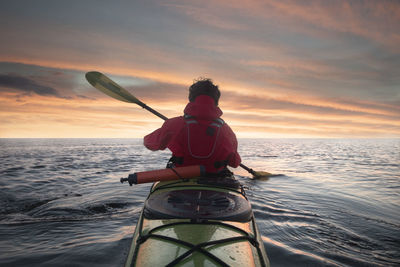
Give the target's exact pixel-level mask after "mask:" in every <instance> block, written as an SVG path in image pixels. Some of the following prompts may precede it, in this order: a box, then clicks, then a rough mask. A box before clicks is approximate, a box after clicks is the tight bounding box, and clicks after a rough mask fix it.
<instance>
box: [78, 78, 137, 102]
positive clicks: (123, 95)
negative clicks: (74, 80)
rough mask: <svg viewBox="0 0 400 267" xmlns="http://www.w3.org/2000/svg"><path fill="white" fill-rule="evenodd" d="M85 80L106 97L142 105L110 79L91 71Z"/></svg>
mask: <svg viewBox="0 0 400 267" xmlns="http://www.w3.org/2000/svg"><path fill="white" fill-rule="evenodd" d="M85 77H86V80H87V81H88V82H89V83H90V84H91V85H92V86H93V87H94V88H96V89H98V90H100V91H102V92H103V93H105V94H106V95H108V96H111V97H112V98H115V99H118V100H121V101H124V102H128V103H136V104H139V103H142V102H141V101H140V100H139V99H137V98H136V97H134V96H133V95H132V94H131V93H129V92H128V91H126V90H125V89H124V88H122V87H121V86H119V85H118V84H117V83H115V82H114V81H112V80H111V79H110V78H108V77H107V76H105V75H104V74H102V73H100V72H97V71H91V72H88V73H86V75H85Z"/></svg>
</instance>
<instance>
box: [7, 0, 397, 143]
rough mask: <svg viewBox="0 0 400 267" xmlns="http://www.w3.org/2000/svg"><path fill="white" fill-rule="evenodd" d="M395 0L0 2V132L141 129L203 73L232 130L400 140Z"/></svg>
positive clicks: (247, 134)
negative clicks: (99, 83) (95, 78)
mask: <svg viewBox="0 0 400 267" xmlns="http://www.w3.org/2000/svg"><path fill="white" fill-rule="evenodd" d="M399 29H400V1H395V0H393V1H387V0H376V1H360V0H348V1H340V0H335V1H334V0H320V1H311V0H310V1H297V0H293V1H290V0H259V1H258V0H246V1H243V0H240V1H239V0H238V1H236V0H222V1H217V0H211V1H208V0H203V1H195V0H173V1H169V0H166V1H161V0H160V1H154V0H146V1H144V0H143V1H139V0H131V1H128V0H125V1H122V0H118V1H109V0H95V1H92V0H84V1H82V0H79V1H77V0H69V1H54V0H48V1H44V0H35V1H22V0H1V1H0V38H1V41H0V138H141V137H143V136H144V135H146V134H147V133H149V132H151V131H153V130H155V129H157V128H158V127H160V126H161V124H162V120H160V119H159V118H158V117H156V116H154V115H152V114H151V113H149V112H147V111H146V110H144V109H142V108H140V107H139V106H137V105H135V104H130V103H125V102H120V101H118V100H115V99H112V98H110V97H108V96H107V95H104V94H103V93H101V92H99V91H97V90H96V89H94V88H93V87H92V86H91V85H90V84H89V83H88V82H87V81H86V80H85V73H86V72H88V71H99V72H102V73H104V74H106V75H107V76H108V77H110V78H111V79H112V80H114V81H116V82H117V83H119V84H120V85H122V86H123V87H124V88H126V89H127V90H128V91H129V92H131V93H132V94H134V95H135V96H136V97H137V98H139V99H140V100H141V101H143V102H145V103H146V104H147V105H148V106H150V107H152V108H153V109H155V110H157V111H159V112H160V113H162V114H164V115H165V116H167V117H175V116H180V115H182V112H183V109H184V107H185V105H186V104H187V101H188V99H187V96H188V87H189V86H190V85H191V84H192V83H193V81H194V80H196V79H198V78H199V77H207V78H211V79H212V80H213V81H214V83H216V84H217V85H218V86H219V88H220V90H221V93H222V95H221V99H220V103H219V106H220V108H221V109H222V110H223V112H224V114H223V116H222V118H223V119H224V120H225V121H226V122H227V123H228V124H229V125H230V126H231V128H232V129H233V130H234V132H235V133H236V135H237V137H238V138H399V137H400V30H399Z"/></svg>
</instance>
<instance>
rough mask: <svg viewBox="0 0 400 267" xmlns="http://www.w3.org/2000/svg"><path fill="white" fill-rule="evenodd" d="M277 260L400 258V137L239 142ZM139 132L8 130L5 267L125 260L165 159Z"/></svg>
mask: <svg viewBox="0 0 400 267" xmlns="http://www.w3.org/2000/svg"><path fill="white" fill-rule="evenodd" d="M239 146H240V148H239V152H240V153H241V155H242V158H243V163H244V164H246V165H247V166H249V167H252V168H253V169H255V170H260V171H261V170H262V171H268V172H272V173H277V174H282V175H281V176H277V177H272V178H270V179H269V180H267V181H261V180H251V179H249V175H248V174H247V173H246V171H244V170H242V169H236V173H237V177H238V179H239V180H240V181H241V182H242V183H243V184H245V186H246V187H247V188H248V189H247V195H248V197H249V199H250V201H251V203H252V207H253V210H254V213H255V217H256V220H257V224H258V227H259V229H260V231H261V233H262V236H263V239H264V243H265V247H266V250H267V253H268V256H269V258H270V261H271V265H272V266H400V245H399V243H400V139H259V140H246V139H242V140H239ZM168 158H169V153H168V152H166V151H164V152H151V151H148V150H146V149H145V148H144V147H143V146H142V141H141V140H138V139H0V174H1V175H0V266H86V265H89V266H91V265H97V266H120V265H122V264H123V263H124V261H125V257H126V254H127V251H128V249H129V245H130V239H131V236H132V234H133V231H134V228H135V225H136V222H137V220H138V217H139V213H140V211H141V209H142V207H143V203H144V200H145V198H146V196H147V194H148V191H149V188H150V185H149V184H144V185H137V186H134V187H130V186H128V185H127V184H121V183H120V182H119V178H121V177H126V176H127V175H128V174H129V173H131V172H135V171H144V170H150V169H159V168H163V167H164V166H165V163H166V161H167V160H168Z"/></svg>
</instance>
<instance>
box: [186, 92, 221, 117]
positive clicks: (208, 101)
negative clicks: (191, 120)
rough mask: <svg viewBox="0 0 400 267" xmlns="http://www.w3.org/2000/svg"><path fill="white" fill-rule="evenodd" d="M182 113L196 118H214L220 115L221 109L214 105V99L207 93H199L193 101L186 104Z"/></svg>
mask: <svg viewBox="0 0 400 267" xmlns="http://www.w3.org/2000/svg"><path fill="white" fill-rule="evenodd" d="M184 113H185V114H187V115H191V116H194V117H196V118H198V119H210V120H212V119H216V118H219V117H221V115H222V114H223V113H222V110H221V109H220V108H219V107H217V106H216V105H215V101H214V99H213V98H212V97H210V96H208V95H199V96H198V97H196V99H195V100H194V102H190V103H188V104H187V105H186V107H185V110H184Z"/></svg>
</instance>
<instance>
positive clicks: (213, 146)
mask: <svg viewBox="0 0 400 267" xmlns="http://www.w3.org/2000/svg"><path fill="white" fill-rule="evenodd" d="M184 121H185V127H184V128H183V129H182V130H183V133H182V139H183V140H182V141H183V142H182V143H183V147H184V150H183V157H173V161H174V163H175V165H177V166H187V165H199V164H200V165H204V166H205V167H206V170H207V172H211V173H215V172H218V171H220V170H222V169H224V168H225V167H226V165H227V164H228V158H227V159H225V158H223V159H222V160H221V158H220V157H221V153H220V151H219V149H218V142H219V141H220V136H221V135H220V133H221V128H222V126H223V125H224V124H225V122H224V120H222V119H220V118H216V119H213V120H197V119H196V118H195V117H194V116H190V115H185V116H184Z"/></svg>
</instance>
